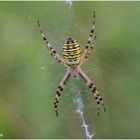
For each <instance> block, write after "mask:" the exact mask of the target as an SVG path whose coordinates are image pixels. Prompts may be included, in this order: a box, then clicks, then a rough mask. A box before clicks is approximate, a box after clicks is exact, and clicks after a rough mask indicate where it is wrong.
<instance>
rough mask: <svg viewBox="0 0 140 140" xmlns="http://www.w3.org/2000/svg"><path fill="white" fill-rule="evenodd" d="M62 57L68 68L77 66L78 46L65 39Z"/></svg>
mask: <svg viewBox="0 0 140 140" xmlns="http://www.w3.org/2000/svg"><path fill="white" fill-rule="evenodd" d="M63 57H64V59H65V61H66V63H67V64H68V65H70V66H73V65H78V64H79V61H80V57H81V49H80V45H79V44H78V43H77V41H76V40H75V39H73V38H71V37H69V38H68V39H67V41H66V42H65V44H64V46H63Z"/></svg>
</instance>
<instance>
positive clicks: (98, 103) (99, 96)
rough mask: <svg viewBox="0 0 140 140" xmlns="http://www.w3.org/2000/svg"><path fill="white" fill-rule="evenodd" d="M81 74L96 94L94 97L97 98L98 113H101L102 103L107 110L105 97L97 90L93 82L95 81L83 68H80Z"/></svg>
mask: <svg viewBox="0 0 140 140" xmlns="http://www.w3.org/2000/svg"><path fill="white" fill-rule="evenodd" d="M79 75H80V76H81V77H82V78H83V79H84V81H85V83H86V85H87V86H88V87H89V88H90V89H91V91H92V93H93V95H94V98H95V100H96V103H97V108H98V115H99V109H100V103H101V104H102V106H103V109H104V111H105V110H106V109H105V106H104V102H103V99H102V97H101V95H100V94H99V92H98V91H97V89H96V86H95V85H94V83H93V82H92V81H91V80H90V78H89V77H88V76H87V75H86V74H85V73H84V72H83V71H82V70H81V68H79Z"/></svg>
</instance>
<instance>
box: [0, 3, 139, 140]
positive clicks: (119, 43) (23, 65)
mask: <svg viewBox="0 0 140 140" xmlns="http://www.w3.org/2000/svg"><path fill="white" fill-rule="evenodd" d="M94 10H95V11H96V35H97V41H96V46H95V48H94V51H93V53H92V55H91V56H90V57H89V59H88V60H87V61H86V63H85V64H84V65H83V66H82V68H83V69H84V71H85V72H86V73H87V74H88V75H89V76H90V78H91V79H93V80H94V82H95V83H96V85H97V88H98V89H99V91H100V93H101V94H102V96H103V98H104V102H105V105H106V108H107V112H103V111H102V109H101V111H100V112H101V113H100V116H99V117H98V116H97V109H96V103H95V101H94V98H92V95H91V92H90V90H89V89H88V87H86V85H85V83H84V82H83V81H82V80H81V78H79V79H78V80H73V79H70V80H69V82H68V84H67V86H66V87H65V89H64V91H63V94H62V97H61V100H60V102H59V117H58V118H57V117H56V116H55V113H54V106H53V99H54V96H55V90H56V87H57V86H58V84H59V82H60V80H61V79H62V77H63V75H64V73H65V72H66V68H64V67H63V66H61V65H59V64H57V63H56V62H55V61H54V60H53V58H52V57H51V56H50V55H49V53H48V51H47V50H46V48H45V47H44V46H45V45H44V42H43V40H42V38H41V36H40V33H39V30H38V27H37V23H36V21H37V20H40V22H41V24H42V26H43V29H44V32H45V33H47V36H48V38H49V41H50V42H51V44H52V45H53V46H54V48H55V49H56V50H57V51H58V52H59V53H61V51H62V46H63V44H64V42H65V40H66V39H67V38H68V37H69V36H74V37H75V38H76V39H77V41H78V42H79V43H80V44H81V48H82V50H84V46H85V44H86V42H87V39H88V34H89V31H90V29H91V24H92V20H93V11H94ZM139 14H140V3H139V2H80V1H77V2H73V3H72V6H71V8H70V7H69V5H68V4H66V2H0V134H3V137H2V138H86V137H85V135H84V129H83V128H82V127H81V125H82V121H81V120H80V118H79V114H77V113H75V109H76V106H75V105H74V104H73V98H74V97H75V95H76V94H77V93H78V92H79V91H80V92H81V94H82V99H83V102H84V105H85V107H84V113H85V114H84V116H85V118H86V121H87V122H88V124H89V129H90V132H92V131H93V130H94V131H95V134H96V135H95V138H140V133H139V130H140V126H139V123H140V109H138V107H139V99H140V94H139V92H140V65H139V60H140V48H139V42H140V39H139V38H140V28H139V24H140V19H139Z"/></svg>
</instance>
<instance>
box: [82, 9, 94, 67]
mask: <svg viewBox="0 0 140 140" xmlns="http://www.w3.org/2000/svg"><path fill="white" fill-rule="evenodd" d="M93 17H94V20H93V24H92V28H91V31H90V34H89V38H88V42H87V44H86V47H85V50H84V52H83V54H82V56H81V59H80V65H82V64H83V63H84V62H85V60H86V59H87V58H88V56H89V55H90V53H91V51H92V49H93V46H94V44H95V39H96V36H95V35H94V32H95V11H94V15H93Z"/></svg>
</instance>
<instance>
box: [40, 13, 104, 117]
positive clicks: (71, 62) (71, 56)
mask: <svg viewBox="0 0 140 140" xmlns="http://www.w3.org/2000/svg"><path fill="white" fill-rule="evenodd" d="M38 26H39V29H40V32H41V35H42V38H43V40H44V41H45V44H46V47H47V49H48V50H49V52H50V54H51V55H52V56H53V57H54V59H55V60H56V61H57V62H58V63H60V64H63V65H64V66H66V67H67V72H66V73H65V75H64V77H63V79H62V81H61V82H60V84H59V86H58V88H57V90H56V95H55V99H54V108H55V112H56V116H58V112H57V106H58V102H59V98H60V96H61V93H62V91H63V89H64V86H65V85H66V83H67V81H68V79H69V78H70V77H73V78H77V77H78V76H81V77H82V79H83V80H84V81H85V83H86V85H87V86H88V87H89V88H90V89H91V91H92V93H93V95H94V98H95V100H96V103H97V108H98V115H99V108H100V104H102V106H103V108H104V111H105V107H104V102H103V99H102V97H101V95H100V94H99V92H98V91H97V89H96V86H95V85H94V83H93V82H92V81H91V80H90V78H89V77H88V76H87V75H86V74H85V73H84V72H83V71H82V69H81V67H80V66H81V65H82V64H83V63H84V62H85V60H86V59H87V57H88V56H89V55H90V53H91V50H92V49H93V46H94V44H95V39H96V36H95V33H94V32H95V11H94V21H93V24H92V28H91V31H90V34H89V38H88V41H87V44H86V46H85V50H84V52H83V53H82V54H81V49H80V45H79V44H78V43H77V41H76V40H75V39H74V38H73V37H69V38H68V39H67V40H66V42H65V44H64V46H63V57H64V59H63V58H62V57H61V56H60V55H59V54H58V53H57V52H56V51H55V49H54V48H52V46H51V44H50V43H49V41H48V39H47V37H46V36H45V35H44V33H43V30H42V28H41V25H40V22H39V21H38Z"/></svg>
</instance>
